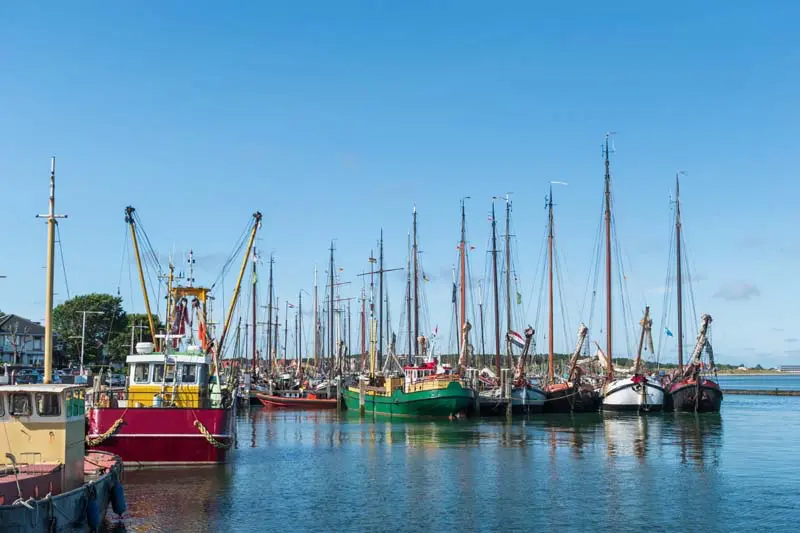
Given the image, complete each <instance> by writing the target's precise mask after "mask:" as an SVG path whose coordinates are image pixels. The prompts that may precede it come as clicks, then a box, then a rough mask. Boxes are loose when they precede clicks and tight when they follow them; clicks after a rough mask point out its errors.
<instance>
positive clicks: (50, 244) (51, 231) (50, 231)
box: [37, 157, 152, 384]
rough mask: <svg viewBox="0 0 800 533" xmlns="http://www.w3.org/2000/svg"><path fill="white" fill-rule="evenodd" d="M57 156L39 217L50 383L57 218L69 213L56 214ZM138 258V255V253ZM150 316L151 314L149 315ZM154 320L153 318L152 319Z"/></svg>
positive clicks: (46, 374)
mask: <svg viewBox="0 0 800 533" xmlns="http://www.w3.org/2000/svg"><path fill="white" fill-rule="evenodd" d="M55 211H56V158H55V157H52V158H50V209H49V211H48V212H47V214H46V215H37V218H46V219H47V281H46V284H45V285H46V289H45V290H46V292H45V304H44V378H43V380H42V381H43V383H45V384H49V383H50V382H51V377H52V375H53V275H54V274H53V271H54V267H53V263H54V261H55V242H56V236H55V235H56V219H59V218H67V215H56V214H55ZM137 258H138V255H137ZM148 316H149V315H148ZM151 320H152V319H151Z"/></svg>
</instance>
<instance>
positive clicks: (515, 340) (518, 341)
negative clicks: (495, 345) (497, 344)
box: [508, 331, 525, 348]
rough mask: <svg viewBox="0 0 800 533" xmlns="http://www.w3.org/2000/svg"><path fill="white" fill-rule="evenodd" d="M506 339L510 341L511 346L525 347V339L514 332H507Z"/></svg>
mask: <svg viewBox="0 0 800 533" xmlns="http://www.w3.org/2000/svg"><path fill="white" fill-rule="evenodd" d="M508 339H509V340H510V341H511V344H513V345H514V346H516V347H517V348H524V347H525V339H523V338H522V335H520V334H519V333H517V332H516V331H509V332H508Z"/></svg>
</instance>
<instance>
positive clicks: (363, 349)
mask: <svg viewBox="0 0 800 533" xmlns="http://www.w3.org/2000/svg"><path fill="white" fill-rule="evenodd" d="M366 356H367V296H366V294H364V287H363V286H362V287H361V364H362V366H363V364H364V358H365V357H366Z"/></svg>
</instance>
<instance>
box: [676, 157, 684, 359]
mask: <svg viewBox="0 0 800 533" xmlns="http://www.w3.org/2000/svg"><path fill="white" fill-rule="evenodd" d="M679 174H680V173H676V174H675V252H676V254H675V255H676V260H677V276H676V281H677V282H678V368H679V369H680V371H681V372H683V280H682V278H683V272H682V270H683V269H682V268H681V267H682V262H681V198H680V183H679V180H678V175H679Z"/></svg>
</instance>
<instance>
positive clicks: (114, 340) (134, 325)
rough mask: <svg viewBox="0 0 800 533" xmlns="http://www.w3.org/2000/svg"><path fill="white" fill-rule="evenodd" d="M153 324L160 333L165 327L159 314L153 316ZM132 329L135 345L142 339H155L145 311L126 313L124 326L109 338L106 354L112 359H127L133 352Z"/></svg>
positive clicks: (142, 340) (149, 340)
mask: <svg viewBox="0 0 800 533" xmlns="http://www.w3.org/2000/svg"><path fill="white" fill-rule="evenodd" d="M153 324H154V325H155V328H156V333H159V332H160V331H161V330H162V329H163V325H162V324H161V321H160V320H159V318H158V316H155V315H154V316H153ZM131 331H133V344H134V346H136V343H137V342H140V341H141V342H152V341H153V337H152V335H151V334H150V325H149V323H148V321H147V315H146V314H144V313H131V314H127V315H125V325H124V327H123V328H122V329H121V330H119V331H115V332H113V333H112V335H111V338H110V339H109V342H108V345H107V350H106V355H107V356H108V357H109V358H110V360H111V361H119V362H122V361H124V360H125V357H126V356H127V355H128V354H129V353H131Z"/></svg>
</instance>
